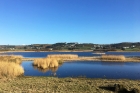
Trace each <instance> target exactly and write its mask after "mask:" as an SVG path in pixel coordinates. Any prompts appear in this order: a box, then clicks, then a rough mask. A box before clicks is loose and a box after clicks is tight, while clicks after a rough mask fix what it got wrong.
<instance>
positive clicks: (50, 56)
mask: <svg viewBox="0 0 140 93" xmlns="http://www.w3.org/2000/svg"><path fill="white" fill-rule="evenodd" d="M47 58H60V59H74V58H78V55H76V54H52V55H48V56H47Z"/></svg>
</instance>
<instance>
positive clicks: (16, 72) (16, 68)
mask: <svg viewBox="0 0 140 93" xmlns="http://www.w3.org/2000/svg"><path fill="white" fill-rule="evenodd" d="M23 73H24V69H23V68H22V66H20V65H19V64H16V63H14V62H5V61H0V77H1V78H3V77H8V78H9V77H16V76H20V75H22V74H23Z"/></svg>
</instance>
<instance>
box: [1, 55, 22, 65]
mask: <svg viewBox="0 0 140 93" xmlns="http://www.w3.org/2000/svg"><path fill="white" fill-rule="evenodd" d="M22 58H23V57H22V56H20V55H1V56H0V61H2V62H15V63H18V64H20V63H21V62H22Z"/></svg>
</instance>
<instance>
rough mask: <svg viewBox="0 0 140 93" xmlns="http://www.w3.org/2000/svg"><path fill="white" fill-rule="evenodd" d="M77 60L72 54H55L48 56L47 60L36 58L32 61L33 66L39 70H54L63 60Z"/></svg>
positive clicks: (76, 56)
mask: <svg viewBox="0 0 140 93" xmlns="http://www.w3.org/2000/svg"><path fill="white" fill-rule="evenodd" d="M74 58H78V55H72V54H55V55H48V56H47V58H37V59H35V60H34V62H33V65H34V66H37V67H38V68H41V69H47V68H56V67H58V66H59V64H62V63H63V60H65V59H74Z"/></svg>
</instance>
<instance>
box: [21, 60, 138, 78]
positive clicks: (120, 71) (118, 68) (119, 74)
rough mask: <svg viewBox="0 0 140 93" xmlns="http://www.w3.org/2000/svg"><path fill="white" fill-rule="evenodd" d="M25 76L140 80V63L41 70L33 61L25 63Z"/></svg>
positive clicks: (83, 63) (69, 64) (86, 63)
mask: <svg viewBox="0 0 140 93" xmlns="http://www.w3.org/2000/svg"><path fill="white" fill-rule="evenodd" d="M22 66H23V67H24V69H25V73H24V75H25V76H55V77H59V78H62V77H87V78H107V79H124V78H127V79H140V63H135V62H126V63H122V62H115V63H114V62H113V63H111V62H96V61H94V62H93V61H80V62H76V61H74V62H65V63H63V64H62V65H61V66H60V67H59V68H55V69H46V70H41V69H38V68H36V67H33V66H32V61H30V62H26V61H25V62H23V63H22Z"/></svg>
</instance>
